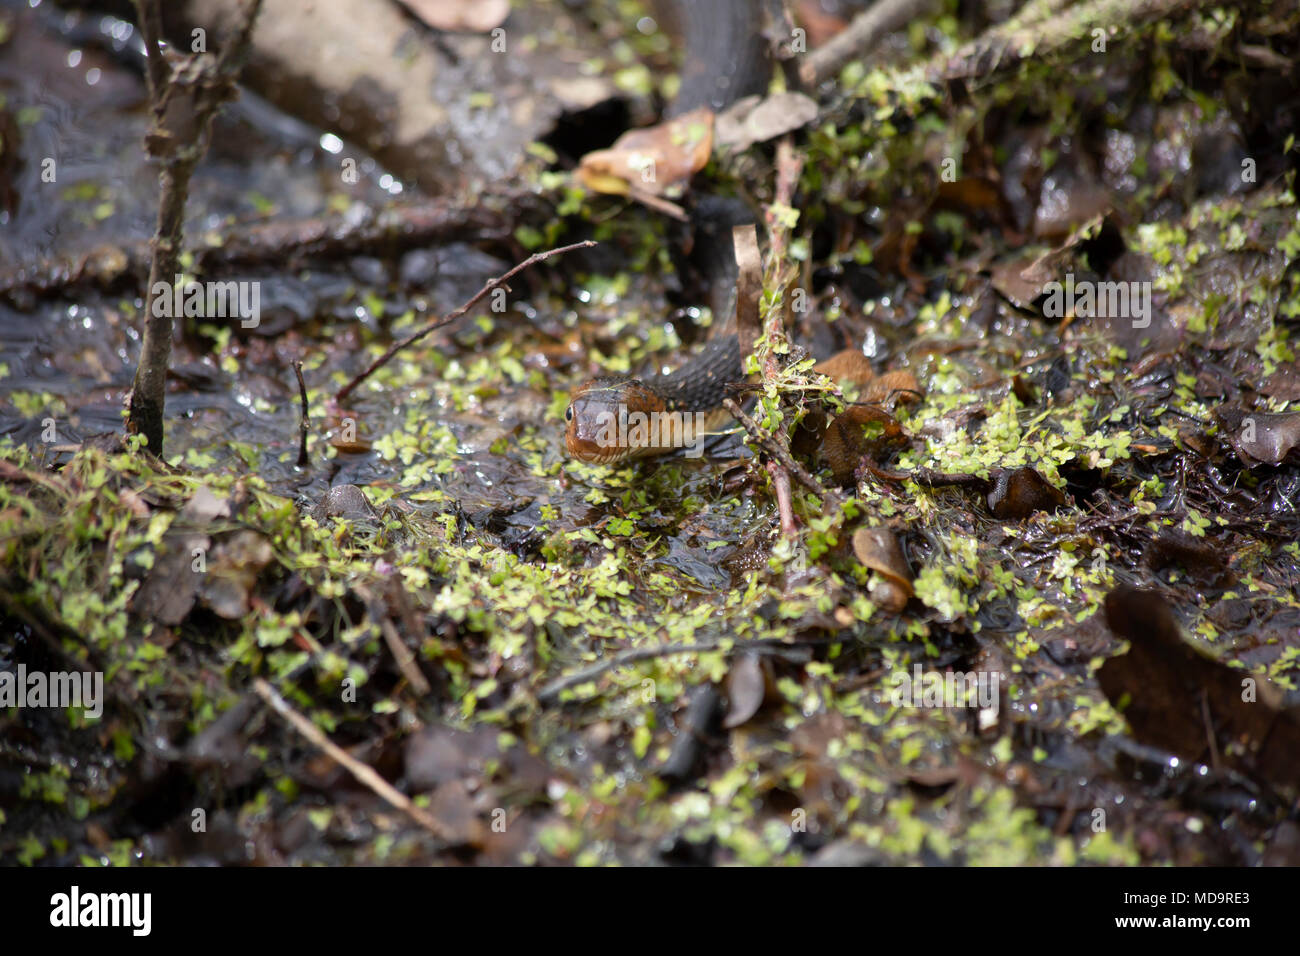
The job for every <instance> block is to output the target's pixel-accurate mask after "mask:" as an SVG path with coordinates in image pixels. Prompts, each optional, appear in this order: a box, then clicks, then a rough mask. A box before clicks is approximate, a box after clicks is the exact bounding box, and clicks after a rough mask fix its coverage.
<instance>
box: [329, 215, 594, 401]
mask: <svg viewBox="0 0 1300 956" xmlns="http://www.w3.org/2000/svg"><path fill="white" fill-rule="evenodd" d="M594 245H596V242H595V240H593V239H584V240H583V241H582V242H575V243H573V245H570V246H560V247H559V248H558V249H549V250H547V251H546V252H535V253H533V254H532V255H531V256H529V257H528V258H527V259H525V260H524V261H523V262H521V263H519V264H518V265H517V266H515V267H514V268H513V269H511V270H510V271H509V272H507V273H506V274H505V275H501V276H498V277H497V278H495V279H492V280H491V281H490V282H488V284H487V285H485V286H483V288H481V289H479V290H478V292H477V293H476V294H475V295H474V297H473V298H472V299H470V300H469V301H468V302H466V303H465V304H464V305H462V306H461V307H460V308H459V309H457V310H456V311H454V312H449V313H448V314H447V315H445V316H443V317H442V318H441V319H434V320H433V321H432V322H430V323H429V324H428V325H426V326H425V327H424V328H422V329H419V330H418V331H416V332H413V333H411V334H410V335H408V336H407V337H406V338H404V339H402V340H401V341H400V342H396V343H394V344H393V345H392V347H391V348H389V350H388V351H387V352H385V353H384V354H383V355H381V356H379V358H377V359H375V360H374V361H373V362H371V363H370V366H369V367H368V368H367V369H366V370H365V371H364V372H362V373H361V374H360V375H358V376H357V377H356V378H354V379H353V380H352V381H350V382H348V383H347V384H346V385H344V386H343V387H342V388H341V389H339V392H338V394H337V395H335V396H334V401H335V402H336V403H338V404H342V403H343V401H344V400H345V399H346V398H347V397H348V396H349V395H351V394H352V392H353V390H354V389H355V388H356V387H357V386H358V385H360V384H361V383H362V382H364V381H365V380H366V379H368V378H369V377H370V376H371V375H373V374H374V373H375V372H376V371H378V370H379V369H380V368H382V367H383V366H385V365H387V364H388V362H389V361H391V360H392V358H393V356H394V355H396V354H397V353H398V352H400V351H402V349H404V348H406V347H408V346H410V345H413V344H415V343H416V342H418V341H420V339H422V338H424V337H425V336H426V335H428V334H429V333H430V332H432V331H434V330H435V329H440V328H442V327H443V326H444V325H448V324H450V323H452V322H455V321H456V320H457V319H459V318H460V317H461V316H462V315H464V314H465V313H466V312H468V311H469V310H470V309H472V308H474V306H475V304H477V303H478V301H479V300H480V299H482V298H483V297H484V296H485V295H487V294H488V293H489V292H491V291H492V290H493V289H495V288H496V287H497V286H499V285H502V284H504V283H505V282H506V281H507V280H509V279H511V278H513V277H514V276H516V275H518V274H519V273H520V272H523V271H524V270H525V269H527V268H528V267H529V266H531V265H533V264H534V263H538V262H541V261H542V260H543V259H549V258H551V257H552V256H558V255H563V254H564V253H566V252H572V251H573V250H574V249H586V248H589V247H591V246H594Z"/></svg>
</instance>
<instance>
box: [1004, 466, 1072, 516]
mask: <svg viewBox="0 0 1300 956" xmlns="http://www.w3.org/2000/svg"><path fill="white" fill-rule="evenodd" d="M1063 504H1065V494H1064V492H1062V491H1061V490H1060V489H1059V488H1057V487H1055V486H1054V485H1052V484H1051V483H1050V482H1049V481H1048V480H1047V479H1046V478H1044V477H1043V476H1042V475H1040V474H1039V473H1038V472H1036V471H1035V470H1034V469H1032V468H1030V467H1028V466H1025V467H1023V468H1006V469H1002V470H1000V471H999V472H998V473H997V474H996V475H995V476H994V479H993V488H992V489H991V490H990V491H989V493H988V505H989V510H990V511H992V512H993V517H995V518H1001V519H1003V520H1009V521H1016V520H1019V519H1021V518H1028V517H1029V516H1030V515H1031V514H1033V513H1034V512H1035V511H1052V510H1054V509H1056V508H1059V507H1060V506H1061V505H1063Z"/></svg>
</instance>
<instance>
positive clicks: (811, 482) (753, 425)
mask: <svg viewBox="0 0 1300 956" xmlns="http://www.w3.org/2000/svg"><path fill="white" fill-rule="evenodd" d="M722 404H723V405H724V406H725V407H726V409H727V411H729V412H731V414H732V415H733V416H735V419H736V421H738V422H740V424H741V425H743V426H744V428H745V431H747V432H749V436H750V437H751V438H752V439H754V441H755V442H756V443H758V444H759V445H762V446H763V449H764V450H765V451H766V452H767V453H768V454H769V455H771V456H772V457H773V458H775V459H776V460H777V461H779V462H780V463H781V465H782V466H784V467H785V469H786V470H787V471H789V472H790V474H792V475H794V477H795V478H796V479H798V481H799V484H801V485H803V486H804V487H805V488H807V489H808V490H809V491H811V492H812V493H813V494H815V495H816V496H817V497H819V498H821V499H822V500H823V501H836V500H837V499H838V498H839V496H838V495H837V494H836V493H835V492H833V491H831V490H830V489H828V488H827V487H826V486H825V485H823V484H822V483H821V482H820V481H818V480H817V477H816V476H815V475H813V474H812V472H810V471H809V470H808V469H807V468H805V467H804V466H803V465H801V464H799V462H797V461H795V460H794V457H793V456H792V455H791V454H790V452H789V451H788V450H787V449H785V448H783V447H782V446H781V445H780V444H779V443H778V442H777V441H776V439H774V438H773V437H772V436H771V435H769V434H768V433H767V432H765V431H763V429H762V428H761V427H760V426H759V424H758V422H756V421H754V419H752V418H750V417H749V415H747V414H746V413H745V410H744V409H743V408H741V407H740V405H739V403H737V402H736V401H734V400H733V399H730V398H724V399H723V400H722Z"/></svg>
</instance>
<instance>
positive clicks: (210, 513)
mask: <svg viewBox="0 0 1300 956" xmlns="http://www.w3.org/2000/svg"><path fill="white" fill-rule="evenodd" d="M181 517H182V518H185V519H187V520H189V521H192V522H194V523H195V524H198V525H206V524H210V523H211V522H212V520H213V519H214V518H229V517H230V502H229V501H227V500H226V499H225V498H218V497H217V496H216V495H215V494H213V493H212V489H211V488H209V487H208V486H207V485H201V486H200V487H199V490H198V491H196V492H194V494H193V495H192V496H191V497H190V500H189V501H187V502H185V507H184V508H182V509H181Z"/></svg>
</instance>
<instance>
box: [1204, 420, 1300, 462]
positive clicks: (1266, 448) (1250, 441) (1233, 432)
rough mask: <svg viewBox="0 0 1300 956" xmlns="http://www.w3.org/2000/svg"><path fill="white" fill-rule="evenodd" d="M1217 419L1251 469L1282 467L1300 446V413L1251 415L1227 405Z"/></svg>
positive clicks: (1238, 453)
mask: <svg viewBox="0 0 1300 956" xmlns="http://www.w3.org/2000/svg"><path fill="white" fill-rule="evenodd" d="M1214 417H1215V419H1216V420H1217V421H1218V422H1219V425H1220V426H1221V427H1222V428H1223V434H1224V436H1225V437H1226V438H1227V439H1228V441H1229V442H1231V443H1232V447H1233V449H1235V450H1236V452H1237V457H1238V458H1240V459H1241V463H1242V464H1243V465H1245V466H1246V467H1247V468H1254V467H1255V466H1257V465H1280V464H1281V463H1282V461H1283V459H1285V458H1286V457H1287V456H1288V455H1290V454H1291V452H1293V451H1294V450H1295V449H1296V446H1297V445H1300V411H1295V412H1281V413H1267V412H1248V411H1244V410H1242V409H1240V408H1233V407H1231V406H1227V405H1225V406H1221V407H1220V408H1216V409H1215V410H1214Z"/></svg>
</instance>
